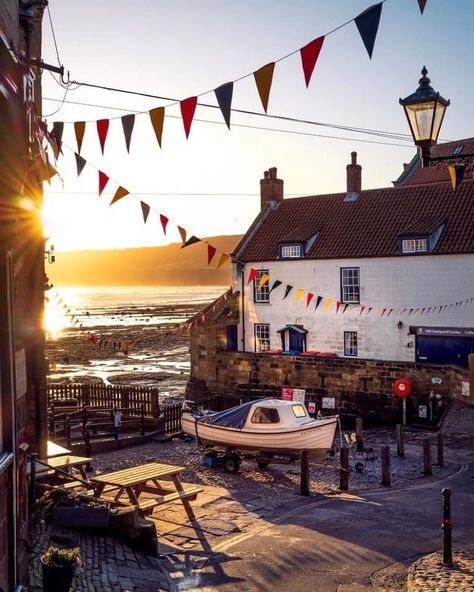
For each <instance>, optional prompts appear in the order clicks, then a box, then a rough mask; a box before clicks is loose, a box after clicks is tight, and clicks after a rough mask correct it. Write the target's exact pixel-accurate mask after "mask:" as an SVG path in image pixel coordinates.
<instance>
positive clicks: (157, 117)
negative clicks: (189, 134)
mask: <svg viewBox="0 0 474 592" xmlns="http://www.w3.org/2000/svg"><path fill="white" fill-rule="evenodd" d="M150 119H151V125H152V126H153V131H154V132H155V136H156V139H157V140H158V144H159V146H160V148H161V136H162V134H163V122H164V119H165V108H164V107H157V108H156V109H152V110H151V111H150Z"/></svg>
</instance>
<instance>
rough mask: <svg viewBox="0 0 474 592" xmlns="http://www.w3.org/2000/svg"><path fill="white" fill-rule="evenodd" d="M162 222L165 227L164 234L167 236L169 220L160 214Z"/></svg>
mask: <svg viewBox="0 0 474 592" xmlns="http://www.w3.org/2000/svg"><path fill="white" fill-rule="evenodd" d="M160 222H161V226H162V227H163V233H164V234H166V225H167V224H168V218H167V217H166V216H165V215H164V214H160Z"/></svg>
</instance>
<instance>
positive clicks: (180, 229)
mask: <svg viewBox="0 0 474 592" xmlns="http://www.w3.org/2000/svg"><path fill="white" fill-rule="evenodd" d="M178 232H179V234H180V236H181V241H182V243H183V244H184V243H185V242H186V234H187V232H186V229H185V228H183V227H182V226H178Z"/></svg>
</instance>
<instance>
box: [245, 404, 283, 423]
mask: <svg viewBox="0 0 474 592" xmlns="http://www.w3.org/2000/svg"><path fill="white" fill-rule="evenodd" d="M263 409H265V410H267V411H270V412H274V413H276V416H277V417H278V420H277V421H254V417H255V414H256V413H257V412H258V411H262V410H263ZM280 421H281V418H280V414H279V413H278V409H277V408H276V407H256V408H255V409H254V410H253V413H252V417H251V418H250V423H256V424H263V425H275V424H277V423H280Z"/></svg>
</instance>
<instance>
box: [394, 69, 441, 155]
mask: <svg viewBox="0 0 474 592" xmlns="http://www.w3.org/2000/svg"><path fill="white" fill-rule="evenodd" d="M427 74H428V70H427V69H426V67H425V66H423V70H422V71H421V75H422V77H421V78H420V81H419V82H420V86H419V87H418V88H417V90H416V91H415V92H414V93H413V94H411V95H409V96H408V97H406V98H404V99H400V105H402V106H403V109H404V111H405V115H406V117H407V120H408V124H409V126H410V131H411V135H412V136H413V140H414V141H415V144H416V145H417V146H418V147H419V149H420V151H421V162H422V166H423V167H425V166H428V165H429V164H430V162H434V161H436V162H437V161H439V160H441V158H437V159H432V158H431V155H430V151H431V146H433V145H434V144H436V142H437V140H438V135H439V130H440V128H441V124H442V123H443V118H444V114H445V112H446V107H447V106H448V105H449V99H448V100H447V99H444V98H443V97H442V96H441V95H440V94H439V92H436V91H435V90H433V88H432V87H431V86H430V82H431V80H430V79H429V78H428V77H427V76H426V75H427ZM451 159H452V157H451ZM445 160H448V159H447V158H445Z"/></svg>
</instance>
